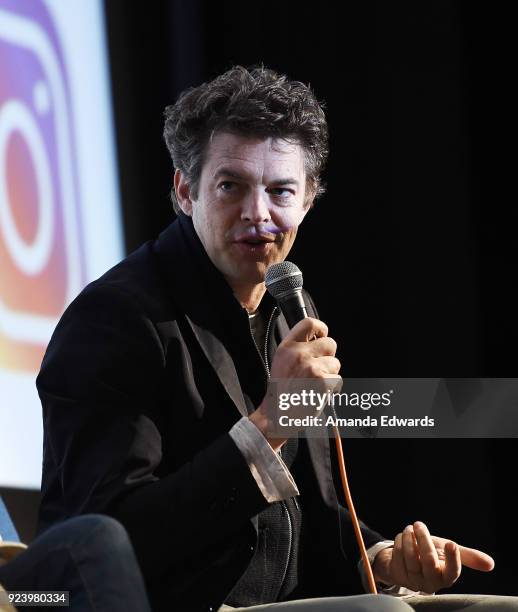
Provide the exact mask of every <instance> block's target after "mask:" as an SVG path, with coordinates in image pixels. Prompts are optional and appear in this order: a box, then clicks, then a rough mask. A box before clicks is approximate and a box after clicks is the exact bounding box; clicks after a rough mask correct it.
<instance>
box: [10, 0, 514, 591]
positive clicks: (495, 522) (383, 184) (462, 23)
mask: <svg viewBox="0 0 518 612" xmlns="http://www.w3.org/2000/svg"><path fill="white" fill-rule="evenodd" d="M105 7H106V17H107V29H108V37H109V52H110V59H111V75H112V84H113V85H112V86H113V95H114V114H115V122H116V135H117V144H118V154H119V164H120V180H121V194H122V204H123V215H124V224H125V235H126V247H127V251H128V252H129V251H131V250H133V249H135V248H136V247H137V246H138V245H140V244H141V243H142V242H143V241H145V240H148V239H150V238H152V237H154V236H155V235H156V234H157V233H158V232H159V231H160V230H161V229H162V228H163V227H164V226H165V225H166V224H168V223H169V222H170V221H171V220H172V219H173V211H172V205H171V203H170V201H169V190H170V187H171V182H172V174H173V170H172V166H171V162H170V159H169V155H168V152H167V149H166V147H165V145H164V144H163V141H162V128H163V117H162V113H163V109H164V107H165V106H166V105H168V104H171V103H173V102H174V100H175V99H176V97H177V95H178V94H179V92H180V91H182V90H183V89H184V88H185V87H188V86H192V85H198V84H199V83H201V82H203V81H205V80H207V79H210V78H212V77H214V76H216V75H217V74H218V73H220V72H222V71H224V70H226V69H228V68H230V67H231V66H232V65H233V64H242V65H251V64H256V63H260V62H262V63H264V64H265V65H266V66H269V67H271V68H274V69H277V70H279V71H281V72H284V73H286V74H287V75H288V76H289V77H290V78H293V79H297V80H301V81H304V82H306V83H310V84H311V86H312V87H313V89H314V90H315V91H316V94H317V96H318V98H319V99H321V100H323V101H325V103H326V107H327V116H328V121H329V125H330V133H331V155H330V162H329V165H328V169H327V171H326V173H325V181H326V183H327V187H328V190H327V194H326V195H325V196H324V197H323V198H322V199H321V200H320V201H318V202H317V204H316V206H315V208H314V210H313V211H312V212H311V213H310V214H309V215H308V217H306V220H305V222H304V225H303V226H302V228H301V231H300V233H299V237H298V239H297V244H296V246H295V248H294V250H293V251H292V254H291V255H290V259H292V260H294V261H295V262H296V263H297V264H298V265H299V266H300V268H301V269H302V270H303V272H304V280H305V285H306V286H307V287H308V289H309V290H310V291H311V293H312V295H313V296H314V298H315V300H316V302H317V304H318V306H319V310H320V314H321V317H322V318H323V319H324V320H325V321H326V322H327V323H328V325H329V329H330V334H331V335H332V336H333V337H334V338H335V339H336V340H337V342H338V344H339V357H340V360H341V362H342V375H343V376H356V377H360V376H363V377H367V376H379V377H382V376H383V377H397V376H400V377H412V376H420V377H477V376H484V377H499V376H502V377H504V376H508V377H513V376H515V375H516V368H515V347H516V345H517V343H516V340H517V335H518V331H517V325H516V319H515V317H516V313H517V312H518V309H517V300H516V297H515V292H514V287H515V284H516V277H515V266H516V240H515V228H516V227H517V223H516V222H517V218H516V197H515V185H514V181H513V179H512V177H513V175H514V174H515V173H514V172H513V171H514V168H512V169H511V159H512V158H513V159H514V158H515V157H516V155H515V153H514V145H515V139H514V133H513V132H514V130H513V132H512V128H511V123H512V122H513V123H514V114H515V108H516V107H515V101H514V100H513V99H512V97H511V92H512V90H513V89H514V86H515V83H514V81H515V80H516V69H515V65H514V64H515V60H514V56H515V53H513V52H514V51H515V50H514V45H512V43H511V41H512V40H513V38H514V36H515V35H514V33H513V32H512V27H513V24H514V21H513V19H512V18H511V14H510V13H509V14H508V12H507V11H510V8H508V7H509V5H508V4H506V3H477V2H456V1H454V0H448V1H432V0H428V1H422V2H410V1H409V2H401V1H380V2H372V1H362V2H342V3H331V2H320V3H316V4H309V3H308V4H307V5H304V4H302V3H295V2H279V1H278V0H277V1H276V2H261V3H260V4H258V3H245V2H237V1H225V2H219V3H216V2H201V1H200V0H189V1H183V0H177V1H174V0H170V1H167V2H166V1H159V0H153V2H147V3H143V2H127V1H125V0H105ZM92 127H93V129H94V126H92ZM513 127H514V126H513ZM511 152H513V157H512V158H511ZM344 453H345V459H346V463H347V466H348V473H349V479H350V484H351V489H352V493H353V496H354V499H355V504H356V508H357V511H358V513H359V514H360V515H361V516H362V518H363V519H364V520H365V521H366V522H368V523H369V524H371V525H372V526H373V527H374V528H376V529H377V530H379V531H381V532H382V533H385V534H386V535H387V537H390V538H392V537H394V536H395V534H396V533H397V532H398V531H401V530H402V529H403V528H404V527H405V526H406V525H407V524H408V523H409V522H412V521H414V520H423V521H424V522H426V523H427V525H428V526H429V528H430V530H431V532H432V533H434V534H437V535H442V536H444V537H449V538H452V539H454V540H455V541H457V542H459V543H461V544H465V545H467V546H472V547H475V548H479V549H481V550H484V551H486V552H488V553H489V554H491V555H492V556H493V557H494V559H495V561H496V567H495V570H494V571H493V572H491V573H488V574H481V573H479V572H474V571H471V570H469V569H467V570H465V571H464V572H463V575H462V577H461V580H460V582H459V584H458V585H455V586H454V587H453V588H452V589H451V591H453V592H481V593H500V594H514V595H518V562H517V561H516V558H515V555H516V553H515V549H516V546H517V544H518V539H517V535H516V527H515V525H514V521H513V519H514V516H515V514H516V513H515V512H514V502H515V499H516V497H517V494H518V487H517V485H516V476H515V466H516V461H515V456H516V446H515V442H514V440H513V439H499V440H346V441H344ZM3 493H4V495H5V497H6V502H7V503H8V505H10V507H11V508H15V509H16V508H19V507H20V503H22V504H23V506H24V507H25V508H28V506H29V504H28V503H27V504H26V502H25V501H23V499H22V501H21V502H20V499H21V498H20V497H19V496H17V495H15V494H14V493H13V492H8V491H7V492H6V491H5V490H4V491H3ZM25 520H26V522H25V523H23V525H22V528H21V531H22V535H25V536H26V538H25V539H28V538H30V536H31V534H32V526H31V521H32V517H31V516H30V513H29V512H28V511H26V512H25ZM451 591H450V592H451Z"/></svg>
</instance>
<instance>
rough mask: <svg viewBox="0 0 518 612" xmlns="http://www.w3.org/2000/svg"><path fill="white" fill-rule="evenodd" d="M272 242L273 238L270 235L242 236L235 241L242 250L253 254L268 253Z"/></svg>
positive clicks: (273, 241)
mask: <svg viewBox="0 0 518 612" xmlns="http://www.w3.org/2000/svg"><path fill="white" fill-rule="evenodd" d="M274 243H275V238H273V237H271V236H242V237H240V238H238V239H237V240H236V241H235V244H236V245H238V247H239V248H240V250H241V251H242V252H244V253H250V254H254V255H263V254H266V253H268V252H269V251H270V249H271V248H272V247H273V244H274Z"/></svg>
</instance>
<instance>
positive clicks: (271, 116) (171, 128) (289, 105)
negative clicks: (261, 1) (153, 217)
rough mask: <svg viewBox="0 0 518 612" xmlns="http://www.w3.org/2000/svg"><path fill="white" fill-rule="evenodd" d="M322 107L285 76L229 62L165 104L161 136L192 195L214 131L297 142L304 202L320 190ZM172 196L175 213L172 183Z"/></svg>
mask: <svg viewBox="0 0 518 612" xmlns="http://www.w3.org/2000/svg"><path fill="white" fill-rule="evenodd" d="M323 106H324V105H323V104H322V103H319V102H318V101H317V99H316V97H315V95H314V93H313V92H312V91H311V89H310V87H309V86H307V85H304V83H301V82H300V81H289V80H288V78H287V77H286V76H285V75H282V74H278V73H277V72H275V71H273V70H270V69H268V68H265V67H264V66H259V67H251V68H244V67H243V66H234V67H233V68H231V69H230V70H228V71H227V72H225V73H224V74H221V75H220V76H218V77H216V78H215V79H214V80H212V81H210V82H208V83H203V84H202V85H199V86H198V87H191V88H189V89H187V90H185V91H184V92H183V93H182V94H180V96H179V98H178V100H177V101H176V103H175V104H173V105H171V106H168V107H166V109H165V111H164V116H165V124H164V140H165V142H166V145H167V148H168V149H169V153H170V154H171V158H172V160H173V165H174V167H175V168H176V169H178V170H181V171H182V173H183V174H184V175H185V177H186V179H187V181H188V183H189V185H190V188H191V194H192V197H193V198H194V199H196V198H197V197H198V188H199V181H200V176H201V170H202V167H203V163H204V155H205V153H206V151H207V143H208V142H209V140H210V139H211V138H212V135H213V134H214V133H215V132H217V131H227V132H231V133H234V134H238V135H242V136H249V137H256V138H257V137H259V138H268V137H273V138H283V139H286V140H288V141H290V142H295V143H298V144H300V145H301V146H302V149H303V151H304V160H305V171H306V201H307V200H308V199H313V198H316V197H318V196H321V195H322V194H323V193H324V191H325V188H324V186H323V184H322V182H321V179H320V173H321V172H322V170H323V168H324V166H325V163H326V161H327V156H328V152H329V148H328V139H329V136H328V128H327V122H326V118H325V115H324V111H323ZM171 200H172V201H173V206H174V209H175V211H176V212H179V205H178V201H177V199H176V195H175V192H174V187H173V189H172V190H171Z"/></svg>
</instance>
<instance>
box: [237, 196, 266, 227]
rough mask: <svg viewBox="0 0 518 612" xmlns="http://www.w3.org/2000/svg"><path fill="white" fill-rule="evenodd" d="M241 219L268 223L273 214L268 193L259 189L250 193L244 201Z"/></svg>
mask: <svg viewBox="0 0 518 612" xmlns="http://www.w3.org/2000/svg"><path fill="white" fill-rule="evenodd" d="M241 219H242V220H243V221H248V222H249V223H266V222H268V221H270V219H271V215H270V209H269V206H268V196H267V194H265V193H261V192H259V191H253V192H251V193H249V194H248V195H247V197H246V198H245V201H244V202H243V207H242V209H241Z"/></svg>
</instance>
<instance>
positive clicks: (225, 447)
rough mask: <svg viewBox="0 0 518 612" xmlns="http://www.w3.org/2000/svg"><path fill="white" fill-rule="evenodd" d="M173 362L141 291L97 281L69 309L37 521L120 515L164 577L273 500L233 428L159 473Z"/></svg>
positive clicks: (58, 347)
mask: <svg viewBox="0 0 518 612" xmlns="http://www.w3.org/2000/svg"><path fill="white" fill-rule="evenodd" d="M164 368H165V352H164V349H163V346H162V344H161V340H160V338H159V336H158V334H157V332H156V328H155V326H154V325H153V323H152V322H151V320H150V319H149V317H147V316H146V315H145V314H144V311H143V309H142V308H141V307H140V306H139V305H137V304H136V303H135V300H134V298H133V296H132V295H131V294H129V293H128V294H126V292H123V291H122V290H120V289H119V288H118V287H115V286H113V285H108V284H105V285H99V284H95V285H93V286H92V285H90V286H89V287H88V288H87V289H86V290H85V291H83V292H82V293H81V294H80V296H79V297H78V298H76V300H75V301H74V302H73V303H72V304H71V306H70V307H69V308H68V309H67V311H66V312H65V314H64V315H63V317H62V319H61V321H60V323H59V324H58V326H57V328H56V330H55V332H54V334H53V337H52V339H51V342H50V344H49V346H48V349H47V352H46V354H45V357H44V360H43V363H42V367H41V371H40V374H39V376H38V378H37V388H38V392H39V395H40V399H41V402H42V406H43V418H44V469H43V479H42V505H41V509H40V528H46V527H47V526H49V525H50V524H52V523H53V522H56V521H59V520H63V519H65V518H67V517H69V516H74V515H78V514H83V513H87V512H101V513H107V514H111V515H112V516H114V517H115V518H118V519H119V520H120V521H121V522H122V523H123V524H124V525H125V527H126V529H127V530H128V532H129V534H130V536H131V538H132V541H133V544H134V546H135V549H136V551H137V555H138V557H139V560H140V562H141V564H142V566H143V570H144V572H146V571H148V570H152V571H153V573H154V575H155V576H156V575H159V573H160V571H161V569H163V570H164V571H165V569H166V564H170V563H171V562H172V561H174V560H176V561H178V562H181V561H182V556H183V555H190V556H193V555H199V554H202V552H203V549H204V547H207V546H211V545H214V544H216V543H217V542H219V541H222V540H223V539H224V538H225V537H227V536H228V535H229V534H232V533H236V532H237V531H239V530H240V529H242V528H243V526H244V525H245V523H246V522H247V520H248V519H249V518H250V517H252V516H254V515H256V514H257V513H258V512H260V511H261V510H263V509H264V508H265V507H266V506H267V505H268V504H267V502H266V501H265V499H264V496H263V495H262V493H261V492H260V490H259V488H258V487H257V484H256V482H255V480H254V478H253V476H252V474H251V472H250V469H249V467H248V465H247V463H246V461H245V459H244V458H243V456H242V454H241V452H240V451H239V449H238V448H237V446H236V445H235V443H234V441H233V440H232V438H231V437H230V435H229V434H228V433H227V434H224V435H222V436H221V437H219V438H217V439H216V440H215V441H213V442H212V443H210V444H209V445H208V446H207V447H205V448H204V449H203V450H201V451H200V452H198V453H197V454H196V455H194V456H193V457H192V458H190V460H189V461H188V462H187V463H185V464H184V465H183V466H182V467H181V468H180V469H178V470H177V471H175V472H174V473H171V474H168V475H166V476H163V477H161V478H158V477H157V476H156V475H155V471H156V468H157V466H158V465H159V464H160V462H161V458H162V450H161V444H162V440H161V435H160V430H159V427H158V426H157V421H156V419H155V418H154V412H155V411H156V409H157V407H156V406H155V403H156V402H155V399H156V390H157V389H158V387H159V386H160V383H161V377H162V376H163V375H164ZM161 561H163V564H164V565H163V567H160V563H161Z"/></svg>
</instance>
